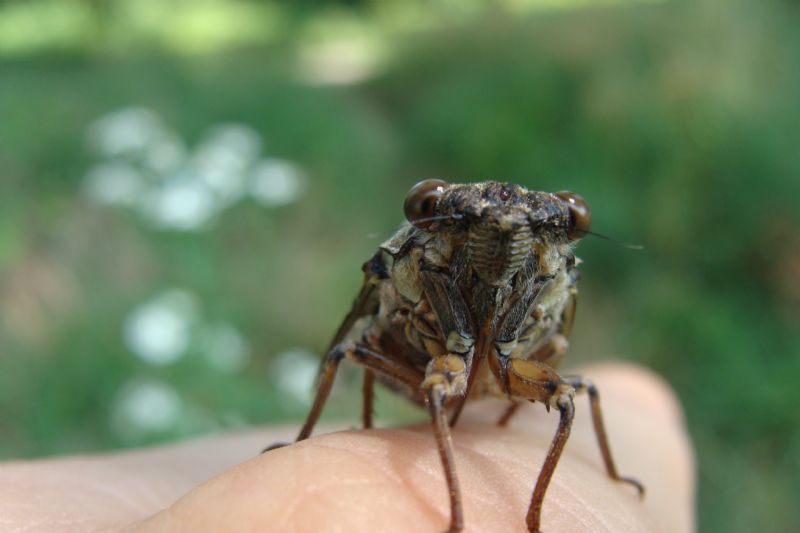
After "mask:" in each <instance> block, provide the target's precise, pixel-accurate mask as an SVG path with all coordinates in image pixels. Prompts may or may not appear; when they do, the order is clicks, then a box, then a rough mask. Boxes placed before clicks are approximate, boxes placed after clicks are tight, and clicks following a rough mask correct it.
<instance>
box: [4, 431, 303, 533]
mask: <svg viewBox="0 0 800 533" xmlns="http://www.w3.org/2000/svg"><path fill="white" fill-rule="evenodd" d="M294 433H295V428H293V427H292V428H288V427H287V428H283V429H281V428H277V429H272V430H270V431H249V432H242V433H236V434H229V435H224V436H215V437H209V438H203V439H195V440H192V441H187V442H183V443H180V444H176V445H171V446H163V447H158V448H150V449H145V450H140V451H135V452H124V453H114V454H104V455H94V456H77V457H68V458H60V459H45V460H37V461H13V462H5V463H0V530H2V531H15V530H25V531H28V530H30V529H33V530H36V531H48V532H54V531H86V530H105V529H109V528H112V527H119V526H123V525H128V524H130V523H132V522H136V521H139V520H142V519H144V518H146V517H148V516H150V515H152V514H154V513H156V512H158V511H160V510H162V509H164V508H165V507H167V506H168V505H170V504H172V503H173V502H175V500H176V499H178V498H179V497H181V496H183V495H184V494H186V493H187V492H189V491H190V490H191V489H192V488H193V487H195V486H197V485H198V484H200V483H202V482H205V481H207V480H209V479H210V478H212V477H214V476H216V475H218V474H221V473H222V472H224V471H226V470H228V469H229V468H231V467H232V466H234V465H236V464H238V463H241V462H242V461H246V460H247V459H250V458H252V457H254V456H256V455H258V453H259V451H260V450H261V449H262V448H263V447H264V443H265V442H272V441H275V440H281V439H283V440H285V439H287V438H290V436H291V435H292V434H294Z"/></svg>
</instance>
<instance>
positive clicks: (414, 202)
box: [403, 179, 447, 229]
mask: <svg viewBox="0 0 800 533" xmlns="http://www.w3.org/2000/svg"><path fill="white" fill-rule="evenodd" d="M445 187H447V182H445V181H442V180H436V179H433V180H425V181H420V182H419V183H417V184H416V185H414V186H413V187H412V188H411V190H410V191H408V196H406V201H405V203H404V204H403V210H404V211H405V213H406V219H407V220H408V221H409V222H411V223H412V224H414V225H415V226H416V227H418V228H423V229H424V228H427V227H428V226H430V225H431V224H433V223H434V220H432V217H433V214H434V211H435V209H436V203H437V202H438V201H439V198H441V197H442V194H444V188H445Z"/></svg>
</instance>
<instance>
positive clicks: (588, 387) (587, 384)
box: [565, 377, 644, 496]
mask: <svg viewBox="0 0 800 533" xmlns="http://www.w3.org/2000/svg"><path fill="white" fill-rule="evenodd" d="M565 381H566V382H567V383H569V384H570V385H572V387H574V388H575V391H576V392H578V393H581V392H586V393H588V394H589V403H590V404H591V407H592V424H593V425H594V432H595V435H597V444H598V446H599V447H600V455H602V456H603V463H604V464H605V466H606V472H607V473H608V477H610V478H611V479H613V480H615V481H623V482H625V483H630V484H631V485H633V486H634V487H636V490H638V491H639V495H640V496H644V485H642V484H641V483H640V482H639V481H637V480H635V479H633V478H629V477H621V476H620V475H619V474H618V473H617V467H616V465H615V464H614V459H613V457H612V456H611V448H610V447H609V445H608V436H607V435H606V428H605V425H604V424H603V412H602V410H601V409H600V395H599V393H598V392H597V387H596V386H595V384H594V383H592V382H591V380H588V379H586V378H582V377H568V378H565Z"/></svg>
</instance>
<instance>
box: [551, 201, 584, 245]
mask: <svg viewBox="0 0 800 533" xmlns="http://www.w3.org/2000/svg"><path fill="white" fill-rule="evenodd" d="M556 196H557V197H558V198H559V199H561V200H563V201H564V202H566V204H567V206H568V207H569V227H568V228H567V237H568V238H569V240H571V241H577V240H578V239H581V238H583V237H584V236H586V234H587V233H589V229H590V228H591V227H592V210H591V209H589V204H587V203H586V200H584V199H583V197H582V196H581V195H579V194H575V193H574V192H569V191H561V192H557V193H556Z"/></svg>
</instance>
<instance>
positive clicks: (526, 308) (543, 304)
mask: <svg viewBox="0 0 800 533" xmlns="http://www.w3.org/2000/svg"><path fill="white" fill-rule="evenodd" d="M512 245H515V246H518V247H519V245H518V243H512ZM526 245H527V250H524V251H523V252H524V253H522V252H520V254H519V255H520V256H521V257H515V258H514V261H516V262H517V264H516V265H512V267H513V271H511V273H510V275H507V279H501V280H500V281H501V282H500V283H497V284H496V286H494V287H487V286H486V284H485V282H484V281H482V279H481V278H480V276H479V275H478V272H477V270H479V268H484V269H487V268H488V269H492V268H496V267H493V265H492V264H491V263H490V262H488V261H487V260H486V259H485V258H483V257H481V258H480V259H481V261H483V264H481V265H480V266H479V268H476V267H475V261H474V259H475V255H477V254H475V251H474V250H473V249H472V248H471V247H470V246H469V242H468V237H467V236H466V235H459V234H453V233H436V234H432V233H428V232H421V231H418V230H416V229H415V228H413V227H411V226H408V225H406V226H403V227H401V228H400V229H399V230H398V231H397V233H396V234H395V235H394V236H393V237H392V238H391V239H389V240H388V241H386V242H385V243H384V244H383V245H382V246H381V248H380V251H379V252H378V254H377V255H376V257H375V258H374V259H373V261H376V260H377V261H379V263H380V264H379V265H378V266H377V267H375V268H377V269H380V270H381V271H382V272H381V274H382V275H381V278H382V279H381V280H380V282H379V283H380V285H379V287H378V295H379V296H378V297H379V308H378V313H377V316H376V317H375V320H374V321H373V323H372V326H371V327H370V328H369V331H368V334H367V337H369V338H370V339H371V340H370V341H369V342H371V343H378V344H380V345H381V346H380V347H381V348H382V349H384V350H391V351H393V352H395V353H402V354H403V356H404V357H405V358H406V359H407V361H408V362H409V363H410V364H412V365H413V366H415V367H416V368H418V369H420V370H423V369H424V368H425V365H426V364H427V362H428V361H429V360H430V359H431V358H432V357H435V356H438V355H443V354H446V353H448V352H449V350H448V349H447V346H448V342H447V338H446V335H445V334H444V332H443V331H442V327H441V324H440V320H439V318H438V316H437V314H436V312H435V311H434V308H435V305H432V302H431V301H429V298H428V296H427V295H426V292H425V290H424V286H423V282H422V277H423V271H425V270H430V271H437V272H443V273H446V275H447V278H448V279H452V280H453V283H455V284H456V285H457V288H458V294H460V295H461V296H462V297H463V298H464V302H465V304H466V307H467V309H468V310H469V312H468V314H469V315H470V316H469V323H470V325H469V327H470V331H469V332H468V333H469V335H471V336H472V338H473V339H475V338H476V336H477V334H478V328H479V327H480V326H479V324H478V322H479V321H480V319H479V318H478V317H479V316H480V315H481V313H482V312H483V308H484V307H486V303H485V302H484V301H482V300H481V299H480V297H479V296H478V295H481V294H485V293H486V291H493V292H491V294H493V295H494V299H495V302H496V305H497V311H496V319H495V322H494V324H493V335H494V338H493V339H492V341H493V342H494V343H495V346H496V349H497V350H498V352H499V353H501V354H502V355H503V356H506V357H512V358H525V359H537V360H542V361H547V362H548V363H550V364H557V363H558V360H559V359H560V356H561V355H563V353H564V351H565V350H566V337H567V336H568V334H569V331H568V330H569V326H570V324H571V320H572V307H573V304H574V295H575V292H576V288H577V287H576V284H577V277H578V276H577V270H576V269H575V258H574V256H573V254H572V250H571V247H570V245H568V244H562V245H548V244H547V243H546V242H543V241H542V240H536V239H535V238H531V240H530V242H529V243H526ZM526 299H527V300H526ZM517 315H520V316H517ZM481 381H482V380H481ZM477 389H479V390H480V389H483V390H484V392H491V390H492V389H494V387H485V386H484V387H481V386H478V387H477ZM475 392H479V391H478V390H476V391H475Z"/></svg>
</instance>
